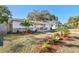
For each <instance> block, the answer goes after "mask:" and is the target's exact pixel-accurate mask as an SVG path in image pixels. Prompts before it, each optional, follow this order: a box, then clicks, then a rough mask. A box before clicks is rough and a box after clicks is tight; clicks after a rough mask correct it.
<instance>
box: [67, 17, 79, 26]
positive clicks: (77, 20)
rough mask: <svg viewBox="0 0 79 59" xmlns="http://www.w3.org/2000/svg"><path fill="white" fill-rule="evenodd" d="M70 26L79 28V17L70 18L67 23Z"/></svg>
mask: <svg viewBox="0 0 79 59" xmlns="http://www.w3.org/2000/svg"><path fill="white" fill-rule="evenodd" d="M67 25H68V26H74V27H78V26H79V16H74V17H70V18H69V20H68V23H67Z"/></svg>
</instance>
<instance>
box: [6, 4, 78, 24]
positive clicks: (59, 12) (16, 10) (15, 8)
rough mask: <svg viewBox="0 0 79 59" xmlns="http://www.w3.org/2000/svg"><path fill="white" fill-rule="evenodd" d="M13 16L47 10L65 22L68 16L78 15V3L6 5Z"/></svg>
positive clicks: (23, 15) (17, 16) (20, 16)
mask: <svg viewBox="0 0 79 59" xmlns="http://www.w3.org/2000/svg"><path fill="white" fill-rule="evenodd" d="M7 7H8V8H9V10H10V11H11V13H12V15H13V18H21V19H23V18H26V17H27V15H28V13H29V12H32V11H33V10H47V11H49V13H51V14H54V15H56V16H58V20H59V21H60V22H61V23H66V22H67V21H68V19H69V17H72V16H78V15H79V5H7Z"/></svg>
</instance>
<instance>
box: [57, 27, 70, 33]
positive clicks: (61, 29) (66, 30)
mask: <svg viewBox="0 0 79 59" xmlns="http://www.w3.org/2000/svg"><path fill="white" fill-rule="evenodd" d="M57 30H58V31H60V32H61V33H63V34H70V31H69V30H68V28H67V27H65V26H60V27H58V29H57Z"/></svg>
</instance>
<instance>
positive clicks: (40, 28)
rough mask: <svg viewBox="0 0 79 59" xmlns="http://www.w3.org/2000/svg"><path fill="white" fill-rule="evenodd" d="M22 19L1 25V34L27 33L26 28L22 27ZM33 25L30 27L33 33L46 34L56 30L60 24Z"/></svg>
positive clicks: (33, 23)
mask: <svg viewBox="0 0 79 59" xmlns="http://www.w3.org/2000/svg"><path fill="white" fill-rule="evenodd" d="M21 21H22V19H17V18H14V19H12V20H11V21H10V22H9V24H0V33H1V32H3V33H7V32H9V31H11V32H17V31H20V32H23V31H26V28H25V27H24V26H22V25H21ZM31 23H32V25H30V26H29V29H30V30H31V31H37V32H46V31H51V30H53V29H56V28H57V26H58V24H57V23H56V21H47V22H43V21H31Z"/></svg>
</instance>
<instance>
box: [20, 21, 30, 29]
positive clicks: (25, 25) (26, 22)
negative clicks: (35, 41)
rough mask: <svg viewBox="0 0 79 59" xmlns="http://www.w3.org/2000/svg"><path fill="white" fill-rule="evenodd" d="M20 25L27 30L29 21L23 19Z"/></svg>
mask: <svg viewBox="0 0 79 59" xmlns="http://www.w3.org/2000/svg"><path fill="white" fill-rule="evenodd" d="M21 25H22V26H24V27H25V28H26V30H29V26H30V21H29V20H24V21H22V22H21Z"/></svg>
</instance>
